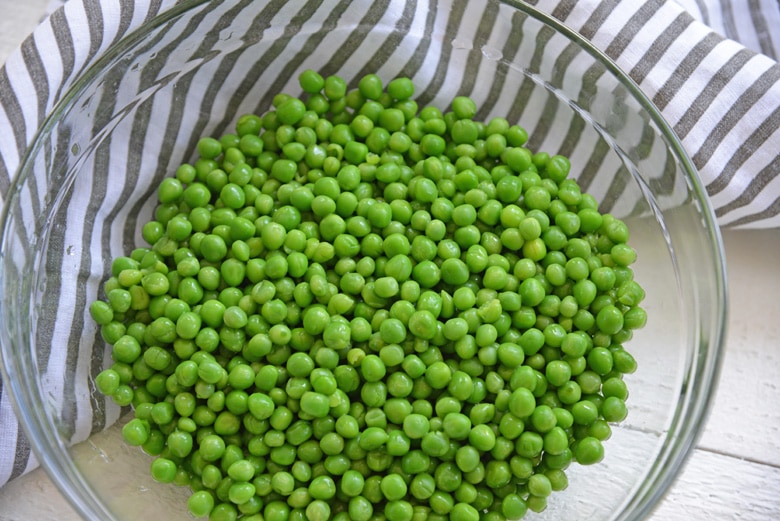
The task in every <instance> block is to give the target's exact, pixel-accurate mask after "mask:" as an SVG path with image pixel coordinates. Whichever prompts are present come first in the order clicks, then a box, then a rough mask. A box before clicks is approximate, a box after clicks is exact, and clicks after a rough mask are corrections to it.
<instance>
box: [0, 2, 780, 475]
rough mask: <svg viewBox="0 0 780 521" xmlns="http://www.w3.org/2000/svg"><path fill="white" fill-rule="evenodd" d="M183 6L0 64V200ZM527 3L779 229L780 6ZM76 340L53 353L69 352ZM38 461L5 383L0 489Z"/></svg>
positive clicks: (67, 25)
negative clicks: (80, 91) (70, 98)
mask: <svg viewBox="0 0 780 521" xmlns="http://www.w3.org/2000/svg"><path fill="white" fill-rule="evenodd" d="M175 3H176V2H175V1H174V0H136V1H131V0H70V1H68V2H66V3H65V4H64V5H63V6H62V7H60V8H58V9H56V10H55V11H54V12H53V13H52V14H51V15H50V16H49V17H48V18H47V19H46V20H45V21H44V22H43V23H42V24H41V25H40V26H39V27H38V28H37V29H36V30H35V32H34V33H33V34H32V35H31V36H30V37H29V38H28V39H27V40H25V42H24V43H23V44H22V46H21V47H20V48H19V49H18V50H17V51H16V52H15V53H13V54H12V55H11V56H10V58H9V59H8V61H7V63H6V64H5V66H4V68H2V69H0V129H3V130H2V131H3V137H4V138H5V139H3V140H0V196H2V195H4V194H5V193H6V192H7V190H8V189H9V187H10V184H11V180H12V178H13V176H14V172H15V171H16V169H17V167H18V165H19V162H20V159H21V157H22V156H23V154H24V152H25V150H26V149H27V147H28V146H29V144H30V142H31V141H32V139H33V137H34V134H35V130H36V129H37V128H38V127H39V125H40V124H41V122H42V121H43V120H44V118H45V117H46V116H47V114H49V113H50V112H51V110H52V108H53V107H54V106H55V105H56V104H57V102H58V101H59V100H60V99H61V98H62V96H63V95H64V94H65V93H66V92H67V91H68V88H69V87H70V86H71V85H72V84H73V83H74V81H75V80H76V78H78V76H79V74H80V73H81V72H82V71H84V70H85V69H87V68H88V67H89V66H90V65H91V64H93V63H94V62H95V61H96V60H97V59H98V58H99V57H100V56H101V55H103V54H104V53H105V51H106V50H107V49H108V48H109V47H111V46H112V45H113V44H115V43H116V42H117V41H118V40H119V39H120V38H121V37H122V36H123V35H125V34H127V33H128V32H130V31H132V30H134V29H136V28H138V27H139V26H141V25H142V24H144V23H145V22H147V21H148V20H150V19H151V18H152V17H154V16H157V15H159V14H160V13H161V12H163V11H165V10H167V9H169V8H170V7H172V6H173V5H174V4H175ZM529 3H531V4H534V5H535V6H536V7H537V8H538V9H540V10H542V11H544V12H546V13H548V14H550V15H551V16H553V17H555V18H557V19H559V20H561V21H562V22H563V23H565V24H566V25H568V26H569V27H571V28H572V29H574V30H576V31H578V32H580V33H581V34H582V35H583V36H584V37H585V38H588V39H589V40H591V41H592V42H593V43H594V45H595V46H596V47H598V48H599V49H601V50H602V51H603V52H605V53H606V54H607V55H608V56H610V57H611V58H612V59H613V60H615V61H616V62H617V64H618V65H619V66H620V67H621V68H622V69H623V70H625V71H627V72H628V73H629V74H630V76H631V77H632V78H633V79H634V80H635V81H636V82H637V84H638V85H639V86H640V87H641V88H642V89H643V90H644V91H645V92H646V94H647V95H648V97H649V98H650V99H651V100H652V101H653V102H654V103H655V104H656V105H657V106H658V108H659V109H660V110H661V111H662V113H663V114H664V116H665V117H666V119H667V120H668V121H669V123H670V124H671V125H672V127H673V128H674V130H675V132H676V133H677V134H678V135H679V137H680V138H681V140H682V143H683V145H684V146H685V148H686V150H687V151H688V153H689V155H690V156H691V158H692V159H693V162H694V164H695V165H696V166H697V168H698V169H699V171H700V175H701V178H702V180H703V183H704V185H705V186H706V188H707V190H708V192H709V194H710V196H711V199H712V203H713V206H714V208H715V211H716V214H717V217H718V219H719V224H720V225H722V226H731V227H754V228H768V227H777V226H780V176H778V175H777V173H778V170H780V161H777V150H778V149H779V148H780V129H778V127H779V126H780V114H779V111H780V66H778V64H777V63H776V58H777V56H780V36H775V37H773V35H772V34H771V32H770V31H769V29H768V28H769V27H776V26H777V24H778V23H779V22H780V4H778V3H777V2H776V1H773V0H748V1H747V2H746V3H747V5H748V7H749V8H745V7H741V8H739V9H737V8H736V6H735V5H733V4H734V3H735V2H733V1H732V0H646V1H634V0H579V1H576V0H535V1H534V0H531V1H529ZM737 40H739V41H737ZM76 347H77V346H69V345H66V344H64V343H63V345H52V348H51V349H52V352H53V353H55V352H58V351H59V352H60V353H61V354H62V353H69V352H72V350H74V349H75V348H76ZM72 358H73V359H78V355H74V356H73V357H72ZM86 365H87V366H88V365H89V364H86ZM74 385H75V386H79V385H82V384H80V383H78V382H76V383H75V384H74ZM83 385H86V383H84V384H83ZM73 392H74V395H75V396H76V397H83V398H81V402H83V403H81V405H80V407H79V409H82V410H86V411H90V408H91V405H90V402H89V392H88V391H87V392H84V390H83V389H82V390H81V391H79V390H78V389H76V390H75V391H73ZM76 400H79V398H76ZM92 412H94V414H91V413H90V414H85V415H83V419H82V417H81V416H79V418H78V419H77V423H83V425H81V424H79V425H77V428H76V429H75V432H76V433H77V434H76V435H75V436H74V437H73V439H71V440H70V441H71V442H74V443H75V442H78V441H82V440H83V439H85V438H86V437H87V436H88V435H89V433H90V432H92V431H93V430H96V429H98V430H99V429H100V428H103V427H105V426H107V424H109V423H111V419H110V418H108V417H103V418H102V419H101V418H98V421H95V416H99V415H101V414H104V413H103V412H101V411H92ZM115 416H116V415H115V414H114V415H113V416H112V418H113V417H115ZM35 466H37V461H36V459H35V457H34V455H33V453H32V451H31V448H30V446H29V443H27V441H26V439H25V436H24V434H23V432H22V430H21V428H20V427H19V424H18V422H17V421H16V418H15V416H14V413H13V410H12V408H11V403H10V397H9V396H8V393H7V392H5V393H4V392H3V387H2V382H0V486H1V485H2V484H4V483H5V482H7V481H8V480H10V479H13V478H15V477H17V476H19V475H21V474H23V473H25V472H27V471H29V470H30V469H32V468H34V467H35Z"/></svg>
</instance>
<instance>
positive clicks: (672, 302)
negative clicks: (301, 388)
mask: <svg viewBox="0 0 780 521" xmlns="http://www.w3.org/2000/svg"><path fill="white" fill-rule="evenodd" d="M307 68H312V69H315V70H318V71H320V72H322V73H323V74H331V73H335V74H339V75H341V76H343V77H344V78H346V79H347V80H349V81H352V85H354V80H355V78H359V77H360V76H362V75H363V74H365V73H367V72H376V73H378V74H379V75H380V76H381V77H383V78H384V79H385V80H389V79H391V78H393V77H396V76H400V75H404V76H409V77H411V78H412V79H413V80H414V82H415V84H416V86H417V92H418V100H419V102H420V106H423V105H426V104H433V105H437V106H439V107H441V108H446V106H447V105H448V102H449V101H450V100H452V98H453V97H454V96H456V95H468V96H471V97H472V98H473V99H474V100H475V101H476V102H477V105H478V107H479V108H480V109H479V114H478V117H479V118H481V119H483V120H486V119H487V118H489V117H491V116H508V117H509V119H510V120H511V121H512V122H518V123H519V124H521V125H522V126H524V127H525V128H526V129H527V130H528V132H529V135H530V142H529V144H528V146H529V148H531V149H532V150H534V151H547V152H550V153H561V154H565V155H567V156H569V157H570V158H571V160H572V165H573V167H572V172H573V174H574V176H575V177H576V178H577V179H578V180H579V181H580V183H581V185H582V186H583V188H584V190H587V191H588V192H590V193H591V194H592V195H594V196H595V197H596V198H597V199H598V200H600V201H601V202H602V205H603V206H602V209H603V210H604V211H611V212H612V213H614V214H615V215H617V216H618V217H621V218H623V219H625V220H626V222H627V223H628V224H629V227H630V230H631V232H632V239H631V244H632V246H633V247H634V248H635V249H636V250H637V253H638V261H637V263H636V264H635V266H634V267H635V272H636V278H637V280H639V281H640V282H641V283H642V284H643V285H644V286H645V287H646V289H647V299H646V301H645V308H646V310H647V312H648V316H649V320H648V323H647V326H646V327H645V328H644V329H642V330H640V331H638V332H637V333H636V334H635V336H634V339H633V340H632V341H631V342H630V343H629V344H628V345H627V349H628V350H629V351H630V352H632V353H633V354H634V356H635V357H636V359H637V360H638V363H639V370H638V371H637V373H635V374H634V375H630V376H629V377H628V378H627V379H628V383H629V388H630V391H631V395H630V397H629V401H628V405H629V411H630V412H629V416H628V418H627V420H626V421H625V422H623V423H621V424H619V425H618V426H616V427H615V428H614V434H613V436H612V438H611V439H610V440H609V441H608V442H606V444H605V447H606V458H605V460H604V461H603V462H602V463H601V464H599V465H595V466H590V467H580V466H578V465H576V464H573V465H572V466H571V467H570V469H569V471H568V474H569V478H570V484H569V487H568V489H567V490H565V491H564V492H561V493H555V494H554V496H553V497H552V498H551V500H550V502H549V507H548V509H547V510H546V511H545V512H544V513H542V514H538V515H537V514H533V513H530V512H529V514H528V516H527V518H528V519H567V520H576V519H589V520H602V519H614V520H627V519H642V518H643V517H645V516H646V515H647V514H648V512H649V511H650V509H652V507H653V506H654V504H655V503H656V502H657V501H658V499H659V497H661V495H662V494H663V493H664V491H665V490H667V488H668V487H669V485H670V484H671V483H672V481H673V480H674V478H675V476H676V475H677V473H678V471H679V469H680V467H681V465H682V464H683V462H684V461H685V458H686V456H687V454H688V453H689V451H690V450H691V447H692V446H693V445H694V442H695V440H696V437H697V434H698V433H699V431H700V430H701V427H702V425H703V420H704V417H705V414H706V410H707V405H708V403H709V399H710V396H711V395H712V391H713V387H714V384H715V382H716V377H717V373H718V360H719V353H720V351H721V344H722V341H723V329H724V325H725V308H726V296H725V291H726V285H725V282H724V278H725V270H724V258H723V252H722V248H721V243H720V237H719V232H718V229H717V227H716V224H715V220H714V218H713V214H712V211H711V209H710V206H709V203H708V200H707V197H706V195H705V192H704V190H703V188H702V186H701V184H700V182H699V180H698V178H697V175H696V172H695V171H694V168H693V167H692V165H691V162H690V161H689V159H688V158H687V157H686V155H685V152H684V150H683V148H682V146H681V145H680V142H679V141H678V140H677V138H676V137H675V136H674V134H673V133H672V131H671V130H670V127H669V126H668V125H667V124H666V123H665V122H664V120H663V118H662V116H661V115H660V114H659V113H658V111H657V110H656V109H655V108H654V107H653V105H652V104H651V102H650V101H648V99H647V98H646V97H645V96H644V95H643V94H642V92H641V91H640V90H639V89H638V87H637V86H636V85H635V84H634V83H632V82H631V81H630V80H629V78H628V77H627V76H626V75H625V74H624V73H623V72H621V71H620V70H619V69H618V68H617V67H616V66H615V65H614V64H613V63H612V62H610V61H609V59H607V58H606V57H605V56H604V55H603V54H601V53H600V52H599V51H597V50H596V49H594V48H593V47H592V46H591V45H590V44H589V43H588V42H587V41H585V40H584V39H583V38H581V37H580V36H578V35H577V34H575V33H574V32H572V31H570V30H569V29H567V28H566V27H563V26H562V25H561V24H559V23H558V22H556V21H555V20H553V19H551V18H549V17H547V16H545V15H543V14H541V13H539V12H537V11H535V10H534V9H533V8H531V7H529V6H527V5H525V4H522V3H514V2H498V1H494V0H479V1H474V0H471V1H469V2H457V1H454V0H450V1H447V0H441V1H435V0H432V1H417V2H414V1H409V2H404V1H390V2H379V3H376V2H367V1H354V2H336V1H332V0H326V1H324V2H307V1H299V2H288V3H285V2H264V1H263V2H261V1H251V2H249V1H224V2H222V1H198V2H185V3H183V4H181V5H179V6H178V7H176V8H175V9H173V10H171V11H170V12H168V13H166V14H165V15H163V16H161V17H159V18H157V19H155V20H152V21H151V23H149V24H147V25H145V26H144V27H143V28H142V29H141V30H140V31H137V32H135V33H133V34H131V35H130V36H128V37H126V38H125V39H123V40H122V41H120V42H118V43H117V44H116V45H115V46H114V47H112V48H111V49H109V50H108V51H107V53H106V54H105V56H104V57H103V58H102V59H101V60H100V62H99V63H98V64H97V65H95V66H94V67H92V68H91V69H89V70H87V71H85V72H84V74H83V76H81V77H80V78H79V79H78V81H77V82H76V83H75V84H74V85H73V87H72V88H71V89H70V91H69V92H68V93H67V95H66V96H64V98H63V100H62V102H61V103H59V104H58V105H57V106H56V107H55V108H54V110H53V112H52V114H51V116H50V117H49V118H48V119H47V120H46V122H45V123H44V124H43V126H42V127H41V128H40V129H39V131H38V134H37V137H36V139H35V142H34V144H33V146H32V147H31V148H30V150H29V153H28V154H27V155H26V157H25V158H24V161H23V164H22V166H21V168H20V170H19V172H18V173H17V176H16V180H15V182H14V185H13V187H12V189H11V190H10V192H9V197H8V201H7V204H6V206H5V209H4V215H3V217H4V221H3V227H2V233H3V235H2V257H1V261H2V264H1V271H0V294H1V295H2V299H1V300H0V320H2V325H3V327H2V328H0V335H1V339H2V354H3V363H4V366H5V367H4V369H5V373H4V380H5V384H6V386H7V388H8V389H9V390H10V391H11V393H12V395H13V397H14V398H15V401H16V405H17V410H18V413H19V418H20V421H21V422H22V423H23V425H24V427H25V429H26V431H27V433H28V434H29V438H30V440H31V442H32V444H33V447H34V449H35V452H36V454H37V455H38V458H39V460H40V461H41V463H42V464H43V466H44V467H45V468H46V469H47V470H48V472H49V473H50V475H51V477H52V479H53V480H54V481H55V482H56V483H57V485H58V486H59V487H60V489H61V490H62V492H63V493H64V494H65V496H66V497H68V498H69V499H70V501H71V502H72V503H73V505H74V507H75V508H76V509H77V510H78V511H79V512H81V513H82V514H83V515H84V516H85V517H86V518H88V519H101V520H136V519H144V518H145V516H163V517H165V519H168V520H175V519H190V516H189V515H188V514H187V513H186V507H185V498H186V497H187V491H186V490H184V489H180V488H177V487H175V486H173V485H158V484H156V483H154V482H152V480H151V478H150V477H149V476H148V474H149V473H148V466H149V463H150V461H151V458H149V457H148V456H146V455H145V454H143V453H141V452H140V449H130V448H128V447H126V446H125V445H124V444H123V442H122V441H121V434H120V432H119V428H118V425H120V424H121V416H122V413H123V412H127V411H120V410H119V409H118V408H117V407H116V406H114V405H113V404H112V403H109V402H108V401H106V400H104V399H103V398H102V397H101V396H99V393H97V392H96V391H95V387H94V382H93V378H94V376H95V375H96V374H97V373H98V372H99V371H100V370H101V369H102V368H103V367H104V365H105V364H107V363H109V361H110V356H109V351H108V350H107V348H106V345H105V343H104V342H102V341H101V340H100V334H99V331H98V330H97V329H96V326H95V324H94V323H93V322H92V321H91V320H90V318H89V315H88V305H89V303H90V302H91V301H92V300H94V299H95V298H97V297H98V296H99V294H100V293H99V288H100V284H101V281H102V280H104V279H105V277H106V274H107V273H108V269H109V265H110V264H109V263H110V260H111V259H113V258H114V257H116V256H118V255H122V254H126V253H127V252H129V251H130V250H131V249H132V248H133V247H134V246H136V245H139V244H141V236H140V227H141V226H142V225H143V223H144V222H146V221H147V220H148V219H149V218H150V216H151V215H152V211H153V206H154V202H155V198H154V187H155V186H156V185H157V184H158V183H159V181H160V180H161V179H162V178H163V177H164V176H166V175H170V174H171V173H172V171H173V169H175V167H176V166H177V165H178V164H180V163H181V162H184V161H188V160H191V158H192V157H193V150H194V144H195V142H196V140H197V139H198V138H199V137H200V136H202V135H207V134H210V135H220V134H221V133H223V132H225V131H226V130H227V129H229V128H230V127H231V125H232V124H233V123H234V122H235V119H236V118H237V117H238V116H239V115H240V114H242V113H245V112H255V113H262V112H264V111H266V110H267V109H268V107H269V105H270V101H271V97H272V96H273V95H274V94H276V93H278V92H288V93H293V94H295V93H298V92H299V90H298V89H299V88H298V85H297V75H298V73H299V72H300V71H302V70H304V69H307ZM67 346H70V347H71V349H70V350H68V349H67ZM77 353H78V355H77ZM85 403H88V404H90V405H91V406H92V407H91V408H90V407H84V404H85ZM93 411H94V413H93ZM118 420H119V421H118ZM107 425H112V426H111V427H110V428H108V429H107V430H106V431H105V432H100V431H103V429H104V428H105V427H106V426H107ZM90 434H93V435H92V436H91V437H90V438H89V441H87V442H85V443H80V444H75V443H74V442H76V441H80V440H84V439H86V438H87V437H88V436H90Z"/></svg>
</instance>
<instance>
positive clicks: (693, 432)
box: [499, 0, 728, 521]
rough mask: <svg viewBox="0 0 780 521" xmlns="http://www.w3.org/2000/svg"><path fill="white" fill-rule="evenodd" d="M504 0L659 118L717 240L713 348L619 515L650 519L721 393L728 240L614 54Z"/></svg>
mask: <svg viewBox="0 0 780 521" xmlns="http://www.w3.org/2000/svg"><path fill="white" fill-rule="evenodd" d="M499 1H500V2H502V3H505V4H507V5H510V6H512V7H514V8H517V9H518V10H520V11H522V12H524V13H526V14H527V15H529V16H531V17H533V18H535V19H536V20H538V21H540V22H541V23H543V24H545V25H548V26H549V27H551V28H553V29H554V30H555V31H557V32H559V33H561V34H563V35H564V36H566V37H568V38H569V39H570V40H571V41H572V42H574V43H576V44H577V45H579V46H580V48H582V49H583V50H585V51H586V52H587V53H588V54H590V55H591V56H593V57H594V58H595V59H597V60H598V61H600V62H601V63H602V64H603V65H604V66H605V67H606V68H607V70H609V71H610V72H611V73H612V74H613V75H614V76H615V77H616V78H617V79H618V80H619V81H620V82H621V83H623V85H624V86H625V87H626V88H627V89H628V90H629V92H630V93H631V94H632V96H633V97H634V98H635V99H636V100H637V102H638V103H639V104H640V105H641V107H642V108H643V109H644V110H645V111H646V112H647V113H648V115H649V116H650V118H651V120H652V121H653V123H654V124H655V125H657V127H658V129H659V130H660V131H661V133H662V134H663V136H664V137H665V138H666V139H667V141H668V144H669V146H670V147H671V149H672V150H673V152H674V153H675V155H676V156H677V160H678V161H679V162H680V165H681V166H682V168H683V169H684V171H685V174H686V175H687V176H688V181H689V183H690V188H691V190H692V192H693V194H694V196H695V198H696V201H697V202H698V203H699V209H700V216H701V218H702V220H703V226H702V232H703V233H706V234H707V239H708V241H707V243H708V244H710V245H713V248H712V250H711V251H710V258H711V259H712V260H713V266H712V269H713V273H714V275H715V278H716V280H715V283H716V288H715V292H716V299H715V300H714V302H712V303H711V305H710V308H712V316H711V317H708V318H711V324H712V329H713V330H712V331H707V332H705V333H706V334H705V335H704V337H705V338H707V339H708V340H709V345H708V348H709V349H708V350H707V351H705V352H703V353H702V347H703V346H701V345H700V346H698V349H697V352H696V355H697V356H696V363H695V364H693V367H692V373H691V374H689V375H686V376H687V377H688V380H689V381H690V382H693V389H688V393H687V394H688V396H689V400H688V401H685V402H681V403H680V406H679V407H678V409H677V411H676V414H675V417H674V419H673V422H672V424H673V426H674V429H673V430H672V431H670V432H669V436H668V438H667V440H668V441H667V442H666V443H665V444H664V446H663V447H662V450H661V453H660V454H659V459H658V461H656V464H655V465H654V466H653V468H651V469H650V473H649V474H650V475H654V476H655V478H656V479H654V480H653V481H652V483H653V484H652V485H650V486H642V487H640V489H638V490H637V492H636V494H635V496H634V497H633V498H632V499H631V500H630V501H629V502H628V503H626V504H625V505H624V508H623V511H622V512H620V513H619V514H618V515H617V516H616V517H615V518H614V519H615V520H616V521H617V520H620V521H624V520H635V519H636V520H638V519H644V518H645V517H647V516H648V515H649V514H650V512H652V510H653V509H654V508H655V506H656V504H657V503H658V501H659V499H660V498H661V497H663V495H664V494H665V493H666V492H667V491H668V489H669V488H670V486H671V485H672V483H673V482H674V480H675V479H676V478H677V476H678V474H679V472H680V470H681V469H682V467H683V465H684V464H685V462H686V461H687V459H688V457H689V456H690V453H691V451H692V450H693V448H694V447H695V446H696V442H697V441H698V439H699V437H700V436H701V433H702V429H703V426H704V424H705V422H706V419H707V415H708V413H709V410H710V405H711V402H712V399H713V396H714V394H715V393H714V391H715V388H716V386H717V381H718V379H719V375H720V371H721V365H722V363H721V361H722V358H723V357H722V353H723V344H724V341H725V336H726V324H727V319H728V289H727V288H728V286H727V272H726V264H725V258H726V256H725V251H724V247H723V239H722V236H721V234H720V229H719V227H718V224H717V220H716V218H715V212H714V210H713V208H712V204H711V202H710V199H709V195H708V194H707V192H706V190H705V189H704V187H703V185H702V183H701V179H700V178H699V175H698V172H697V170H696V167H695V166H694V165H693V162H692V161H691V159H690V157H689V156H688V153H687V152H686V150H685V148H684V147H683V145H682V143H681V142H680V140H679V138H678V137H677V134H676V133H675V132H674V130H673V129H672V127H671V125H669V123H668V122H667V121H666V119H665V118H664V116H663V115H662V114H661V113H660V112H659V110H658V109H657V107H656V106H655V105H654V104H653V102H652V101H650V99H649V98H648V97H647V95H646V94H645V93H644V91H643V90H642V89H641V88H640V87H639V85H637V83H636V82H635V81H634V80H633V79H632V78H631V77H630V76H629V75H628V74H627V73H626V72H625V71H623V70H622V69H621V68H620V67H619V66H618V65H617V64H616V63H615V62H614V61H613V60H612V58H610V57H609V56H608V55H606V54H605V53H604V52H602V51H601V50H599V49H598V48H596V47H595V46H594V45H593V44H592V43H591V42H590V41H589V40H587V39H586V38H585V37H583V36H582V35H581V34H580V33H578V32H577V31H575V30H573V29H571V28H570V27H568V26H567V25H565V24H563V23H562V22H560V21H559V20H557V19H555V18H553V17H551V16H549V15H547V14H546V13H544V12H542V11H539V10H538V9H536V8H535V7H533V6H531V5H529V4H526V3H524V2H522V1H517V0H499ZM696 333H697V335H696V336H697V338H699V337H701V336H702V335H701V333H702V332H700V331H697V332H696ZM702 355H703V356H702ZM682 416H685V418H686V421H680V420H681V417H682ZM645 483H647V481H645Z"/></svg>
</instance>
